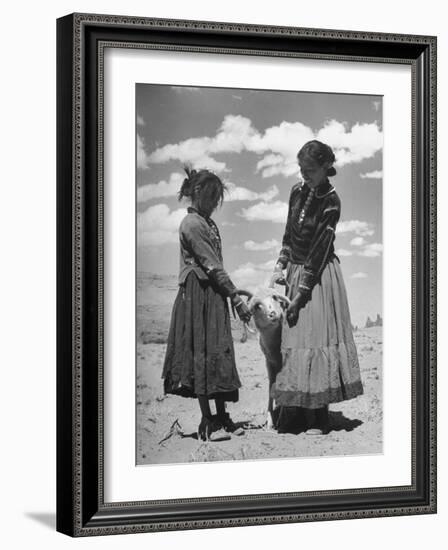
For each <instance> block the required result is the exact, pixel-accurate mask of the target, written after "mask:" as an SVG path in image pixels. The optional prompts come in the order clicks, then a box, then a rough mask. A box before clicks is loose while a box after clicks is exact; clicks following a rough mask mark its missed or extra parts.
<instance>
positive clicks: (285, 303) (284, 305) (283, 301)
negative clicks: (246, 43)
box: [275, 294, 291, 309]
mask: <svg viewBox="0 0 448 550" xmlns="http://www.w3.org/2000/svg"><path fill="white" fill-rule="evenodd" d="M275 297H276V299H277V300H278V302H279V303H280V305H281V306H282V309H287V307H288V306H289V304H290V303H291V300H290V299H289V298H288V296H284V295H283V294H276V295H275Z"/></svg>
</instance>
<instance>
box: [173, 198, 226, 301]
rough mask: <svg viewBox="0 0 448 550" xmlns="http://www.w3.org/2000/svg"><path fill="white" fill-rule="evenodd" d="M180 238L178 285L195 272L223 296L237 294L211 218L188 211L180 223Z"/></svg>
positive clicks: (189, 209) (193, 209)
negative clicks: (225, 264) (224, 262)
mask: <svg viewBox="0 0 448 550" xmlns="http://www.w3.org/2000/svg"><path fill="white" fill-rule="evenodd" d="M179 239H180V266H179V284H180V285H183V284H184V283H185V280H186V278H187V276H188V275H189V274H190V272H191V271H194V272H195V273H196V275H197V277H198V278H199V279H201V280H207V279H208V280H210V281H211V282H212V283H213V284H214V285H215V286H216V287H217V288H218V290H219V292H220V293H221V294H222V295H223V296H233V295H234V294H236V287H235V285H234V284H233V283H232V281H231V279H230V277H229V275H228V274H227V272H226V270H225V269H224V266H223V260H222V246H221V236H220V234H219V230H218V227H217V225H216V224H215V222H214V221H213V220H212V219H211V218H209V217H207V216H203V215H202V214H201V213H200V212H198V211H197V210H196V209H195V208H192V207H190V208H188V214H187V215H186V216H185V218H184V219H183V220H182V221H181V223H180V227H179Z"/></svg>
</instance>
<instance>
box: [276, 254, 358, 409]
mask: <svg viewBox="0 0 448 550" xmlns="http://www.w3.org/2000/svg"><path fill="white" fill-rule="evenodd" d="M302 270H303V265H301V264H289V267H288V271H287V276H286V279H287V281H288V284H289V290H288V296H289V297H290V298H292V297H294V296H295V295H296V294H297V292H298V284H299V277H300V273H301V271H302ZM282 359H283V367H282V370H281V371H280V372H279V374H278V375H277V379H276V382H275V385H274V387H273V388H272V395H273V397H274V399H275V401H276V404H277V405H280V406H287V407H288V406H290V407H304V408H309V409H317V408H321V407H324V406H326V405H328V404H329V403H336V402H339V401H345V400H347V399H352V398H354V397H356V396H358V395H361V394H362V393H363V387H362V382H361V374H360V369H359V363H358V354H357V351H356V346H355V342H354V339H353V332H352V325H351V321H350V312H349V308H348V302H347V294H346V290H345V285H344V281H343V278H342V272H341V268H340V265H339V261H338V260H337V259H336V258H335V259H333V260H331V261H330V262H329V263H328V264H327V266H326V267H325V269H324V271H323V273H322V276H321V280H320V281H319V282H318V283H317V284H316V285H315V287H314V288H313V290H312V294H311V299H310V301H309V302H308V303H307V304H306V306H305V307H304V308H303V309H301V310H300V312H299V320H298V322H297V324H296V325H295V326H294V327H292V328H290V327H289V326H288V324H287V322H286V319H285V321H284V323H283V330H282Z"/></svg>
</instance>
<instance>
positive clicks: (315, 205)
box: [278, 180, 341, 291]
mask: <svg viewBox="0 0 448 550" xmlns="http://www.w3.org/2000/svg"><path fill="white" fill-rule="evenodd" d="M309 192H310V188H309V187H308V186H307V185H306V184H305V183H304V184H302V185H299V184H296V185H294V186H293V188H292V189H291V195H290V197H289V208H288V218H287V222H286V228H285V234H284V236H283V241H282V250H281V251H280V256H279V259H278V263H279V264H280V265H281V266H282V268H283V269H285V268H286V266H287V265H288V262H291V263H295V264H303V266H304V269H303V271H302V273H301V275H300V280H299V287H300V288H302V289H303V290H309V291H310V290H312V289H313V287H314V285H315V284H316V283H317V282H318V280H319V278H320V275H321V273H322V271H323V269H324V267H325V266H326V264H327V262H328V261H329V260H330V259H331V258H333V257H334V256H335V254H334V245H333V242H334V238H335V230H336V224H337V223H338V221H339V217H340V214H341V201H340V199H339V197H338V195H337V193H336V191H335V189H334V187H333V186H332V185H331V184H330V182H329V181H328V180H327V181H325V182H324V183H322V184H321V185H319V186H318V187H317V188H316V189H315V193H314V197H313V199H312V201H311V203H310V205H309V207H308V209H307V211H306V213H305V218H304V221H303V224H299V215H300V212H301V210H302V208H303V205H304V204H305V201H306V199H307V197H308V194H309Z"/></svg>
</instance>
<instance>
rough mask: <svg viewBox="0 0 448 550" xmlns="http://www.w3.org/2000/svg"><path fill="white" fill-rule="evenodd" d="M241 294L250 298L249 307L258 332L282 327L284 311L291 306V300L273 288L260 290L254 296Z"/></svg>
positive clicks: (248, 293) (246, 293)
mask: <svg viewBox="0 0 448 550" xmlns="http://www.w3.org/2000/svg"><path fill="white" fill-rule="evenodd" d="M240 294H243V295H245V296H247V297H248V298H249V302H248V304H247V305H248V307H249V310H250V312H251V313H252V315H253V319H254V322H255V326H256V327H257V328H258V330H260V331H263V330H266V329H268V328H274V327H278V326H280V325H281V323H282V320H283V314H284V311H285V309H286V308H287V307H288V306H289V304H290V300H289V298H287V297H286V296H284V295H282V294H279V293H278V292H277V291H276V290H274V289H273V288H260V289H257V290H256V292H255V293H254V294H252V293H250V292H247V291H245V292H240Z"/></svg>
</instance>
